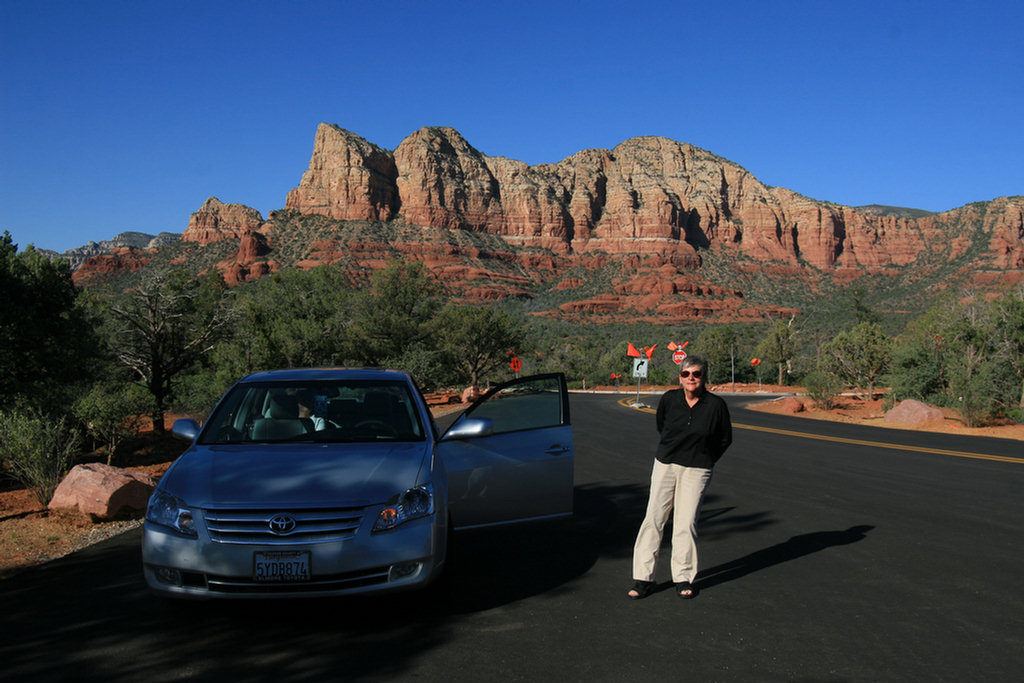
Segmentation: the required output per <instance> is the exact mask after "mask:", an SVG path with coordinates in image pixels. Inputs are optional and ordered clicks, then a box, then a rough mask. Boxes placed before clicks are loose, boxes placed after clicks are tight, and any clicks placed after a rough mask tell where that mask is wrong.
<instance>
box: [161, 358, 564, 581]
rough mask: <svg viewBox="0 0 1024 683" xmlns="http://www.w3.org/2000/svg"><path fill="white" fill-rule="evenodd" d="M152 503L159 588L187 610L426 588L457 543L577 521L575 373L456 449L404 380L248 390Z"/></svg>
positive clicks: (281, 383)
mask: <svg viewBox="0 0 1024 683" xmlns="http://www.w3.org/2000/svg"><path fill="white" fill-rule="evenodd" d="M173 433H174V434H175V435H176V436H178V437H180V438H183V439H186V440H188V441H190V442H191V443H192V445H191V447H190V448H189V449H188V450H187V451H186V452H185V453H184V454H183V455H182V456H181V457H180V458H178V459H177V460H176V461H175V462H174V464H173V465H171V467H170V469H168V470H167V472H166V473H165V474H164V476H163V477H162V478H161V480H160V483H159V485H158V486H157V488H156V490H155V491H154V493H153V495H152V497H151V498H150V501H149V507H148V509H147V511H146V522H145V529H144V534H143V541H142V559H143V568H144V573H145V577H146V583H147V584H148V585H149V587H150V588H152V589H153V590H155V591H157V592H158V593H160V594H164V595H167V596H176V597H222V598H230V597H286V596H287V597H294V596H299V595H305V596H324V595H341V594H354V593H371V592H381V591H391V590H401V589H410V588H418V587H422V586H425V585H427V584H428V583H430V582H431V581H432V580H434V579H435V578H436V577H437V576H438V575H439V574H440V572H441V571H442V569H443V568H444V561H445V556H446V549H447V547H448V543H449V534H450V532H451V531H452V530H453V529H460V528H469V527H481V526H487V525H497V524H506V523H510V522H518V521H524V520H531V519H543V518H547V517H555V516H562V515H569V514H572V499H573V441H572V426H571V423H570V421H569V401H568V394H567V391H566V384H565V378H564V376H562V375H561V374H549V375H535V376H532V377H524V378H522V379H517V380H515V381H512V382H508V383H506V384H503V385H501V386H498V387H495V388H494V389H493V390H492V391H490V392H488V393H487V395H485V396H484V397H483V398H482V399H481V400H480V401H478V402H476V403H475V404H473V405H472V406H471V407H470V408H469V409H468V410H467V411H466V412H464V413H463V414H462V415H460V416H459V417H458V419H457V420H455V422H454V423H453V424H452V426H451V427H450V428H449V429H448V430H447V432H445V433H444V435H443V436H442V435H440V434H439V431H438V428H437V426H436V424H435V422H434V420H433V418H432V417H431V414H430V411H429V410H428V408H427V406H426V404H425V402H424V400H423V397H422V395H421V393H420V391H419V390H418V389H417V387H416V385H415V383H414V382H413V380H412V379H411V378H410V377H409V376H408V375H406V374H405V373H401V372H394V371H385V370H349V369H306V370H279V371H273V372H261V373H257V374H253V375H249V376H248V377H245V378H244V379H242V380H241V381H239V382H238V383H237V384H235V385H234V386H233V387H232V388H231V389H230V390H228V392H227V393H226V394H225V395H224V397H223V398H222V399H221V400H220V402H219V404H218V405H217V407H216V408H215V409H214V411H213V413H212V414H211V415H210V417H209V419H208V420H207V422H206V424H205V426H204V427H202V428H200V426H199V425H198V424H197V423H196V422H195V421H194V420H177V421H176V422H175V423H174V427H173Z"/></svg>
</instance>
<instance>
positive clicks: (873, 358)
mask: <svg viewBox="0 0 1024 683" xmlns="http://www.w3.org/2000/svg"><path fill="white" fill-rule="evenodd" d="M823 351H824V356H823V358H822V364H823V365H824V369H825V370H826V371H827V372H830V373H832V374H834V375H835V376H836V377H838V378H839V379H840V380H842V381H843V382H845V383H846V384H847V385H849V386H850V387H852V388H854V389H858V390H861V391H862V395H863V397H864V398H865V400H868V401H870V400H871V399H872V398H874V395H875V382H876V381H877V380H878V378H879V377H880V376H881V374H882V373H883V372H885V371H886V369H887V368H888V366H889V361H890V358H891V354H892V341H891V340H890V339H889V337H888V336H887V335H886V334H885V332H884V331H883V330H882V328H881V326H880V325H878V323H872V322H864V323H860V324H859V325H857V326H856V327H854V328H853V329H850V330H846V331H844V332H840V333H839V334H838V335H837V336H836V338H835V339H833V340H832V341H831V342H829V343H827V344H825V346H824V348H823Z"/></svg>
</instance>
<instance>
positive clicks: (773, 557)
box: [697, 525, 875, 590]
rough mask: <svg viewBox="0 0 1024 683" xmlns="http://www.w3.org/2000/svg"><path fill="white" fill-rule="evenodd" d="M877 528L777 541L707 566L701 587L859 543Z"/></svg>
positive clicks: (700, 580) (856, 527)
mask: <svg viewBox="0 0 1024 683" xmlns="http://www.w3.org/2000/svg"><path fill="white" fill-rule="evenodd" d="M874 528H875V527H873V526H867V525H860V526H852V527H850V528H849V529H846V530H845V531H816V532H814V533H811V534H802V535H800V536H794V537H793V538H791V539H789V540H788V541H784V542H782V543H778V544H776V545H773V546H771V547H770V548H765V549H763V550H758V551H757V552H753V553H751V554H749V555H746V556H744V557H741V558H739V559H736V560H733V561H731V562H726V563H725V564H720V565H718V566H717V567H712V568H710V569H705V570H703V571H701V572H700V573H699V574H698V575H697V581H698V584H699V587H700V588H701V590H704V589H707V588H711V587H714V586H717V585H719V584H722V583H726V582H728V581H732V580H734V579H739V578H741V577H744V576H746V575H747V574H752V573H753V572H756V571H759V570H761V569H766V568H768V567H772V566H774V565H777V564H782V563H783V562H789V561H790V560H795V559H797V558H799V557H804V556H805V555H810V554H811V553H816V552H818V551H819V550H824V549H825V548H831V547H832V546H837V545H849V544H850V543H856V542H857V541H861V540H863V539H864V538H865V536H866V535H867V533H868V532H869V531H871V530H872V529H874Z"/></svg>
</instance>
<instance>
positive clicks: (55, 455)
mask: <svg viewBox="0 0 1024 683" xmlns="http://www.w3.org/2000/svg"><path fill="white" fill-rule="evenodd" d="M80 444H81V437H80V436H79V434H78V432H76V431H74V430H73V429H71V427H70V425H69V424H68V420H67V419H66V418H64V417H60V418H53V417H50V416H47V415H43V414H41V413H39V412H36V411H29V412H20V411H12V412H0V460H2V461H3V462H4V463H5V464H6V466H7V467H8V468H9V469H10V474H11V476H12V477H14V479H16V480H17V481H19V482H21V483H22V484H24V485H25V487H26V488H28V489H29V490H31V491H32V493H33V494H35V497H36V499H37V500H39V502H40V503H42V504H43V505H46V504H47V503H49V502H50V498H52V497H53V491H54V489H56V488H57V485H58V484H59V483H60V481H61V479H62V478H63V477H64V473H65V472H67V470H68V468H69V467H70V465H71V460H72V458H73V457H74V456H75V454H76V453H78V450H79V446H80Z"/></svg>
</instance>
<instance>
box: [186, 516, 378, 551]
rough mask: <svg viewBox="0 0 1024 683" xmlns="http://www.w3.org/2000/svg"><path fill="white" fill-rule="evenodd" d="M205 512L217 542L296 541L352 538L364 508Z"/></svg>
mask: <svg viewBox="0 0 1024 683" xmlns="http://www.w3.org/2000/svg"><path fill="white" fill-rule="evenodd" d="M203 516H204V518H205V519H206V528H207V530H208V531H209V532H210V539H211V540H213V541H214V542H215V543H239V544H258V545H292V544H295V543H331V542H334V541H343V540H345V539H347V538H352V537H353V536H354V535H355V533H356V530H357V529H359V525H360V523H361V522H362V521H363V508H299V509H295V508H292V509H288V508H286V509H275V510H234V509H216V510H204V511H203ZM290 522H293V523H294V526H292V524H291V523H290Z"/></svg>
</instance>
